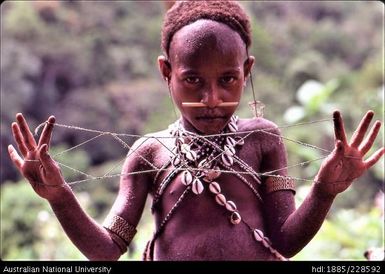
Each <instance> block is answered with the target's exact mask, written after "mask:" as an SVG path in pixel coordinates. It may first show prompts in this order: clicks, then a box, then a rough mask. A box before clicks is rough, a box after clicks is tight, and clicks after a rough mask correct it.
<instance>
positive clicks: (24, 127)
mask: <svg viewBox="0 0 385 274" xmlns="http://www.w3.org/2000/svg"><path fill="white" fill-rule="evenodd" d="M16 120H17V123H18V125H19V128H20V131H21V134H22V135H23V137H24V143H25V146H26V147H27V149H28V150H34V149H35V148H36V141H35V139H34V138H33V135H32V133H31V131H30V130H29V127H28V124H27V122H26V121H25V119H24V117H23V115H22V114H21V113H18V114H16Z"/></svg>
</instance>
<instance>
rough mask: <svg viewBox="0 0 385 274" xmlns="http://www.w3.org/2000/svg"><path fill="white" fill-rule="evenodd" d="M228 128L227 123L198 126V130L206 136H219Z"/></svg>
mask: <svg viewBox="0 0 385 274" xmlns="http://www.w3.org/2000/svg"><path fill="white" fill-rule="evenodd" d="M225 126H226V123H205V124H204V125H202V123H200V125H198V126H197V127H196V129H197V130H198V131H199V132H201V133H202V134H205V135H211V134H219V133H221V131H222V130H223V129H224V127H225Z"/></svg>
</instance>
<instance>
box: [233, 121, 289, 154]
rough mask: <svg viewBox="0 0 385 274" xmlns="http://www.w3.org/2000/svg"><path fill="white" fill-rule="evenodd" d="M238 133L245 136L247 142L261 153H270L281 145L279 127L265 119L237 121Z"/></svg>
mask: <svg viewBox="0 0 385 274" xmlns="http://www.w3.org/2000/svg"><path fill="white" fill-rule="evenodd" d="M238 131H239V132H240V133H241V134H242V135H246V136H248V137H247V140H248V141H249V142H250V144H252V145H253V146H255V147H260V150H261V151H265V152H266V151H271V150H272V149H273V148H276V147H280V146H281V145H282V137H281V132H280V130H279V127H278V126H277V125H276V124H275V123H274V122H272V121H270V120H267V119H265V118H252V119H239V120H238Z"/></svg>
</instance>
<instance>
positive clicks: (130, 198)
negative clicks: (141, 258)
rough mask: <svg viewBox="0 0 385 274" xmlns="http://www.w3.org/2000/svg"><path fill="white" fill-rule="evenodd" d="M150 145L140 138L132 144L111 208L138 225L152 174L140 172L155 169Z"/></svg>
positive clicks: (114, 212)
mask: <svg viewBox="0 0 385 274" xmlns="http://www.w3.org/2000/svg"><path fill="white" fill-rule="evenodd" d="M152 157H153V156H152V151H151V148H150V145H149V144H147V143H146V141H143V140H142V139H139V140H138V141H136V142H135V144H134V145H133V146H132V149H131V150H130V152H129V153H128V155H127V158H126V160H125V162H124V165H123V168H122V171H121V177H120V184H119V192H118V196H117V198H116V200H115V202H114V204H113V206H112V208H111V211H110V215H118V216H120V217H122V218H123V219H125V220H126V221H127V222H128V223H129V224H131V225H133V226H135V227H136V226H137V224H138V223H139V221H140V218H141V215H142V213H143V209H144V206H145V203H146V199H147V195H148V193H149V189H150V183H151V182H152V180H151V177H152V176H151V174H152V173H146V172H145V173H140V172H141V171H145V170H149V169H153V167H151V166H150V164H149V163H148V162H150V163H151V162H152Z"/></svg>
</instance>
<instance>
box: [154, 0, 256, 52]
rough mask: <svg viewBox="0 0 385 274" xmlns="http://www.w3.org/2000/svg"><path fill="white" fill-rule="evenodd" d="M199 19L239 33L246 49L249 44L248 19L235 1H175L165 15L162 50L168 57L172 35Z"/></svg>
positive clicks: (249, 29)
mask: <svg viewBox="0 0 385 274" xmlns="http://www.w3.org/2000/svg"><path fill="white" fill-rule="evenodd" d="M199 19H209V20H213V21H217V22H221V23H224V24H226V25H227V26H229V27H230V28H232V29H233V30H235V31H236V32H238V33H239V35H240V36H241V38H242V40H243V41H244V42H245V44H246V47H247V48H248V47H249V46H250V44H251V28H250V21H249V17H248V16H247V14H246V13H245V11H244V10H243V9H242V7H241V6H240V5H239V4H238V3H237V2H235V1H177V2H176V3H175V4H174V5H173V6H172V8H171V9H170V10H168V12H167V13H166V15H165V18H164V21H163V27H162V42H161V46H162V50H163V52H164V53H165V54H166V55H168V53H169V50H170V43H171V40H172V37H173V36H174V34H175V33H176V32H177V31H178V30H180V29H181V28H182V27H184V26H186V25H188V24H191V23H193V22H195V21H197V20H199Z"/></svg>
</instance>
